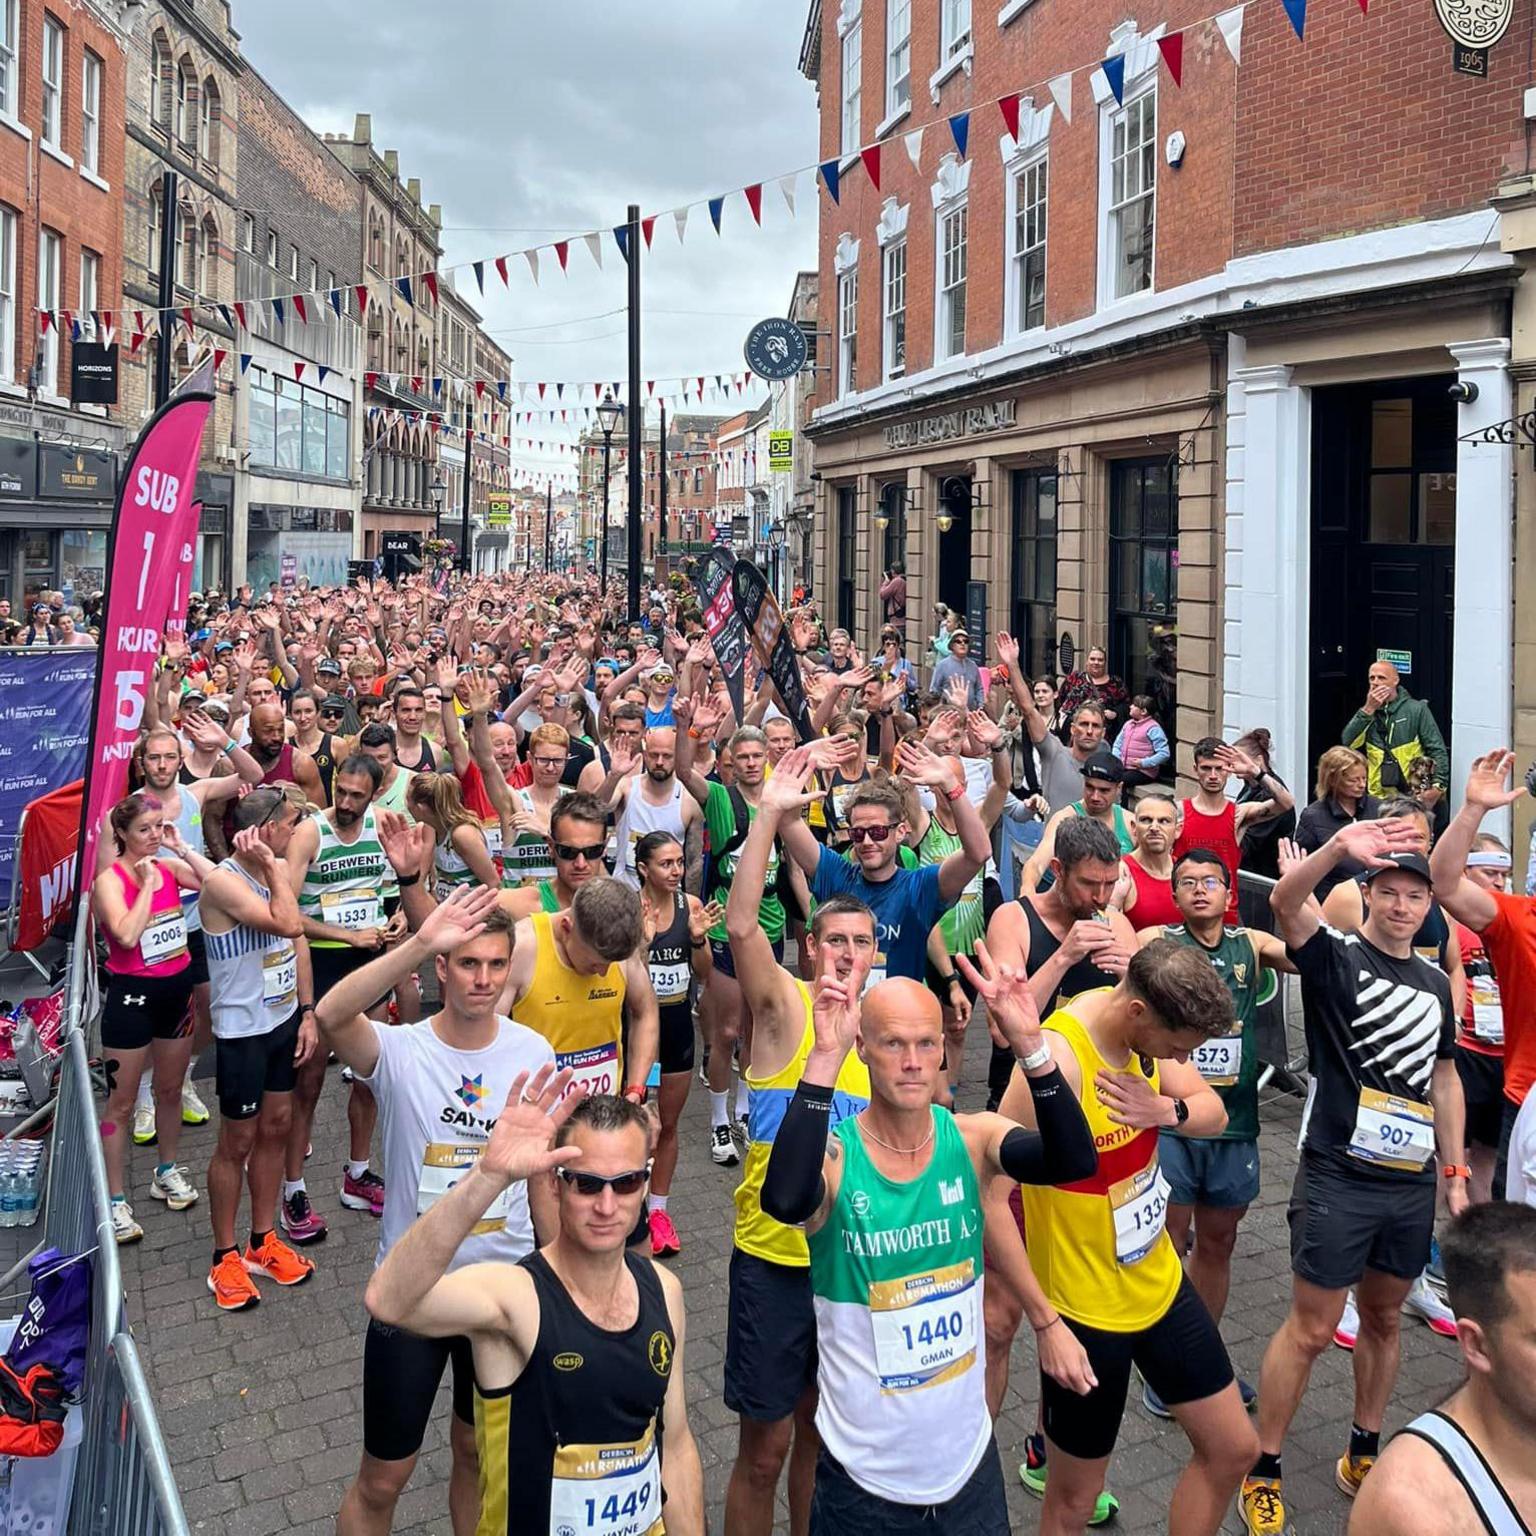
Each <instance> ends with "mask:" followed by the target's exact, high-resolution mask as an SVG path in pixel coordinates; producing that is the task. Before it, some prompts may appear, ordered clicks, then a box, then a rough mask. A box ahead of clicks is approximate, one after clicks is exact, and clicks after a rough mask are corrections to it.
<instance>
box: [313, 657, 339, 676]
mask: <svg viewBox="0 0 1536 1536" xmlns="http://www.w3.org/2000/svg"><path fill="white" fill-rule="evenodd" d="M315 671H316V673H321V672H323V673H325V675H326V676H327V677H340V676H341V663H340V662H339V661H337V660H336V658H335V657H334V656H326V657H324V658H323V659H322V660H320V661H317V662H316V663H315Z"/></svg>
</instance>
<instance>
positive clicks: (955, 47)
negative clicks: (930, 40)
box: [939, 0, 971, 68]
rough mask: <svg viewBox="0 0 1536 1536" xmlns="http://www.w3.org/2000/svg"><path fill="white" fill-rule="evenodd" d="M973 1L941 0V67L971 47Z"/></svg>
mask: <svg viewBox="0 0 1536 1536" xmlns="http://www.w3.org/2000/svg"><path fill="white" fill-rule="evenodd" d="M970 41H971V0H939V66H940V68H942V67H943V66H944V65H945V64H947V63H949V61H950V60H951V59H952V58H954V57H955V55H956V54H958V53H961V52H963V51H964V50H965V49H966V48H967V47H969V46H970Z"/></svg>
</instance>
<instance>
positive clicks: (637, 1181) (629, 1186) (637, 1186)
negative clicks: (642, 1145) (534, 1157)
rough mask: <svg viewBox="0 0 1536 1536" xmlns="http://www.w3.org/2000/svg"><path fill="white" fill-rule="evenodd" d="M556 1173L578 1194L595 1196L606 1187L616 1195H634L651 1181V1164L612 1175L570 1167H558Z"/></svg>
mask: <svg viewBox="0 0 1536 1536" xmlns="http://www.w3.org/2000/svg"><path fill="white" fill-rule="evenodd" d="M555 1173H556V1174H557V1175H558V1176H559V1177H560V1178H562V1179H564V1180H565V1182H566V1183H567V1184H569V1185H570V1186H571V1188H572V1189H574V1190H575V1191H576V1193H577V1194H578V1195H586V1196H588V1197H589V1198H595V1197H596V1196H598V1195H600V1194H602V1192H603V1191H604V1190H605V1189H611V1190H612V1191H613V1192H614V1194H616V1195H634V1194H638V1193H639V1192H640V1191H641V1190H642V1189H644V1188H645V1186H646V1184H647V1183H649V1182H650V1177H651V1165H650V1164H649V1163H647V1164H646V1165H645V1167H644V1168H632V1169H631V1170H630V1171H629V1172H628V1173H615V1174H613V1175H612V1176H611V1177H610V1176H605V1175H603V1174H601V1173H580V1172H578V1171H577V1170H576V1169H575V1168H568V1167H561V1168H556V1169H555Z"/></svg>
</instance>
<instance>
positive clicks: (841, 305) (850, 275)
mask: <svg viewBox="0 0 1536 1536" xmlns="http://www.w3.org/2000/svg"><path fill="white" fill-rule="evenodd" d="M858 370H859V269H858V268H857V267H854V268H852V269H851V270H850V271H847V272H844V273H843V275H842V276H841V277H839V278H838V280H837V392H838V394H839V395H851V394H852V393H853V391H854V388H855V387H856V385H857V382H858V376H859V372H858Z"/></svg>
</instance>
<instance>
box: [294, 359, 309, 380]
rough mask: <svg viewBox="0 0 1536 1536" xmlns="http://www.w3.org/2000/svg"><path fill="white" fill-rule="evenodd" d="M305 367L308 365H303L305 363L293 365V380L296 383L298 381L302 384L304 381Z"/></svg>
mask: <svg viewBox="0 0 1536 1536" xmlns="http://www.w3.org/2000/svg"><path fill="white" fill-rule="evenodd" d="M307 366H308V365H307V364H305V363H295V364H294V365H293V376H294V378H295V379H297V380H298V381H299V382H300V383H302V382H303V380H304V369H305V368H306V367H307Z"/></svg>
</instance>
